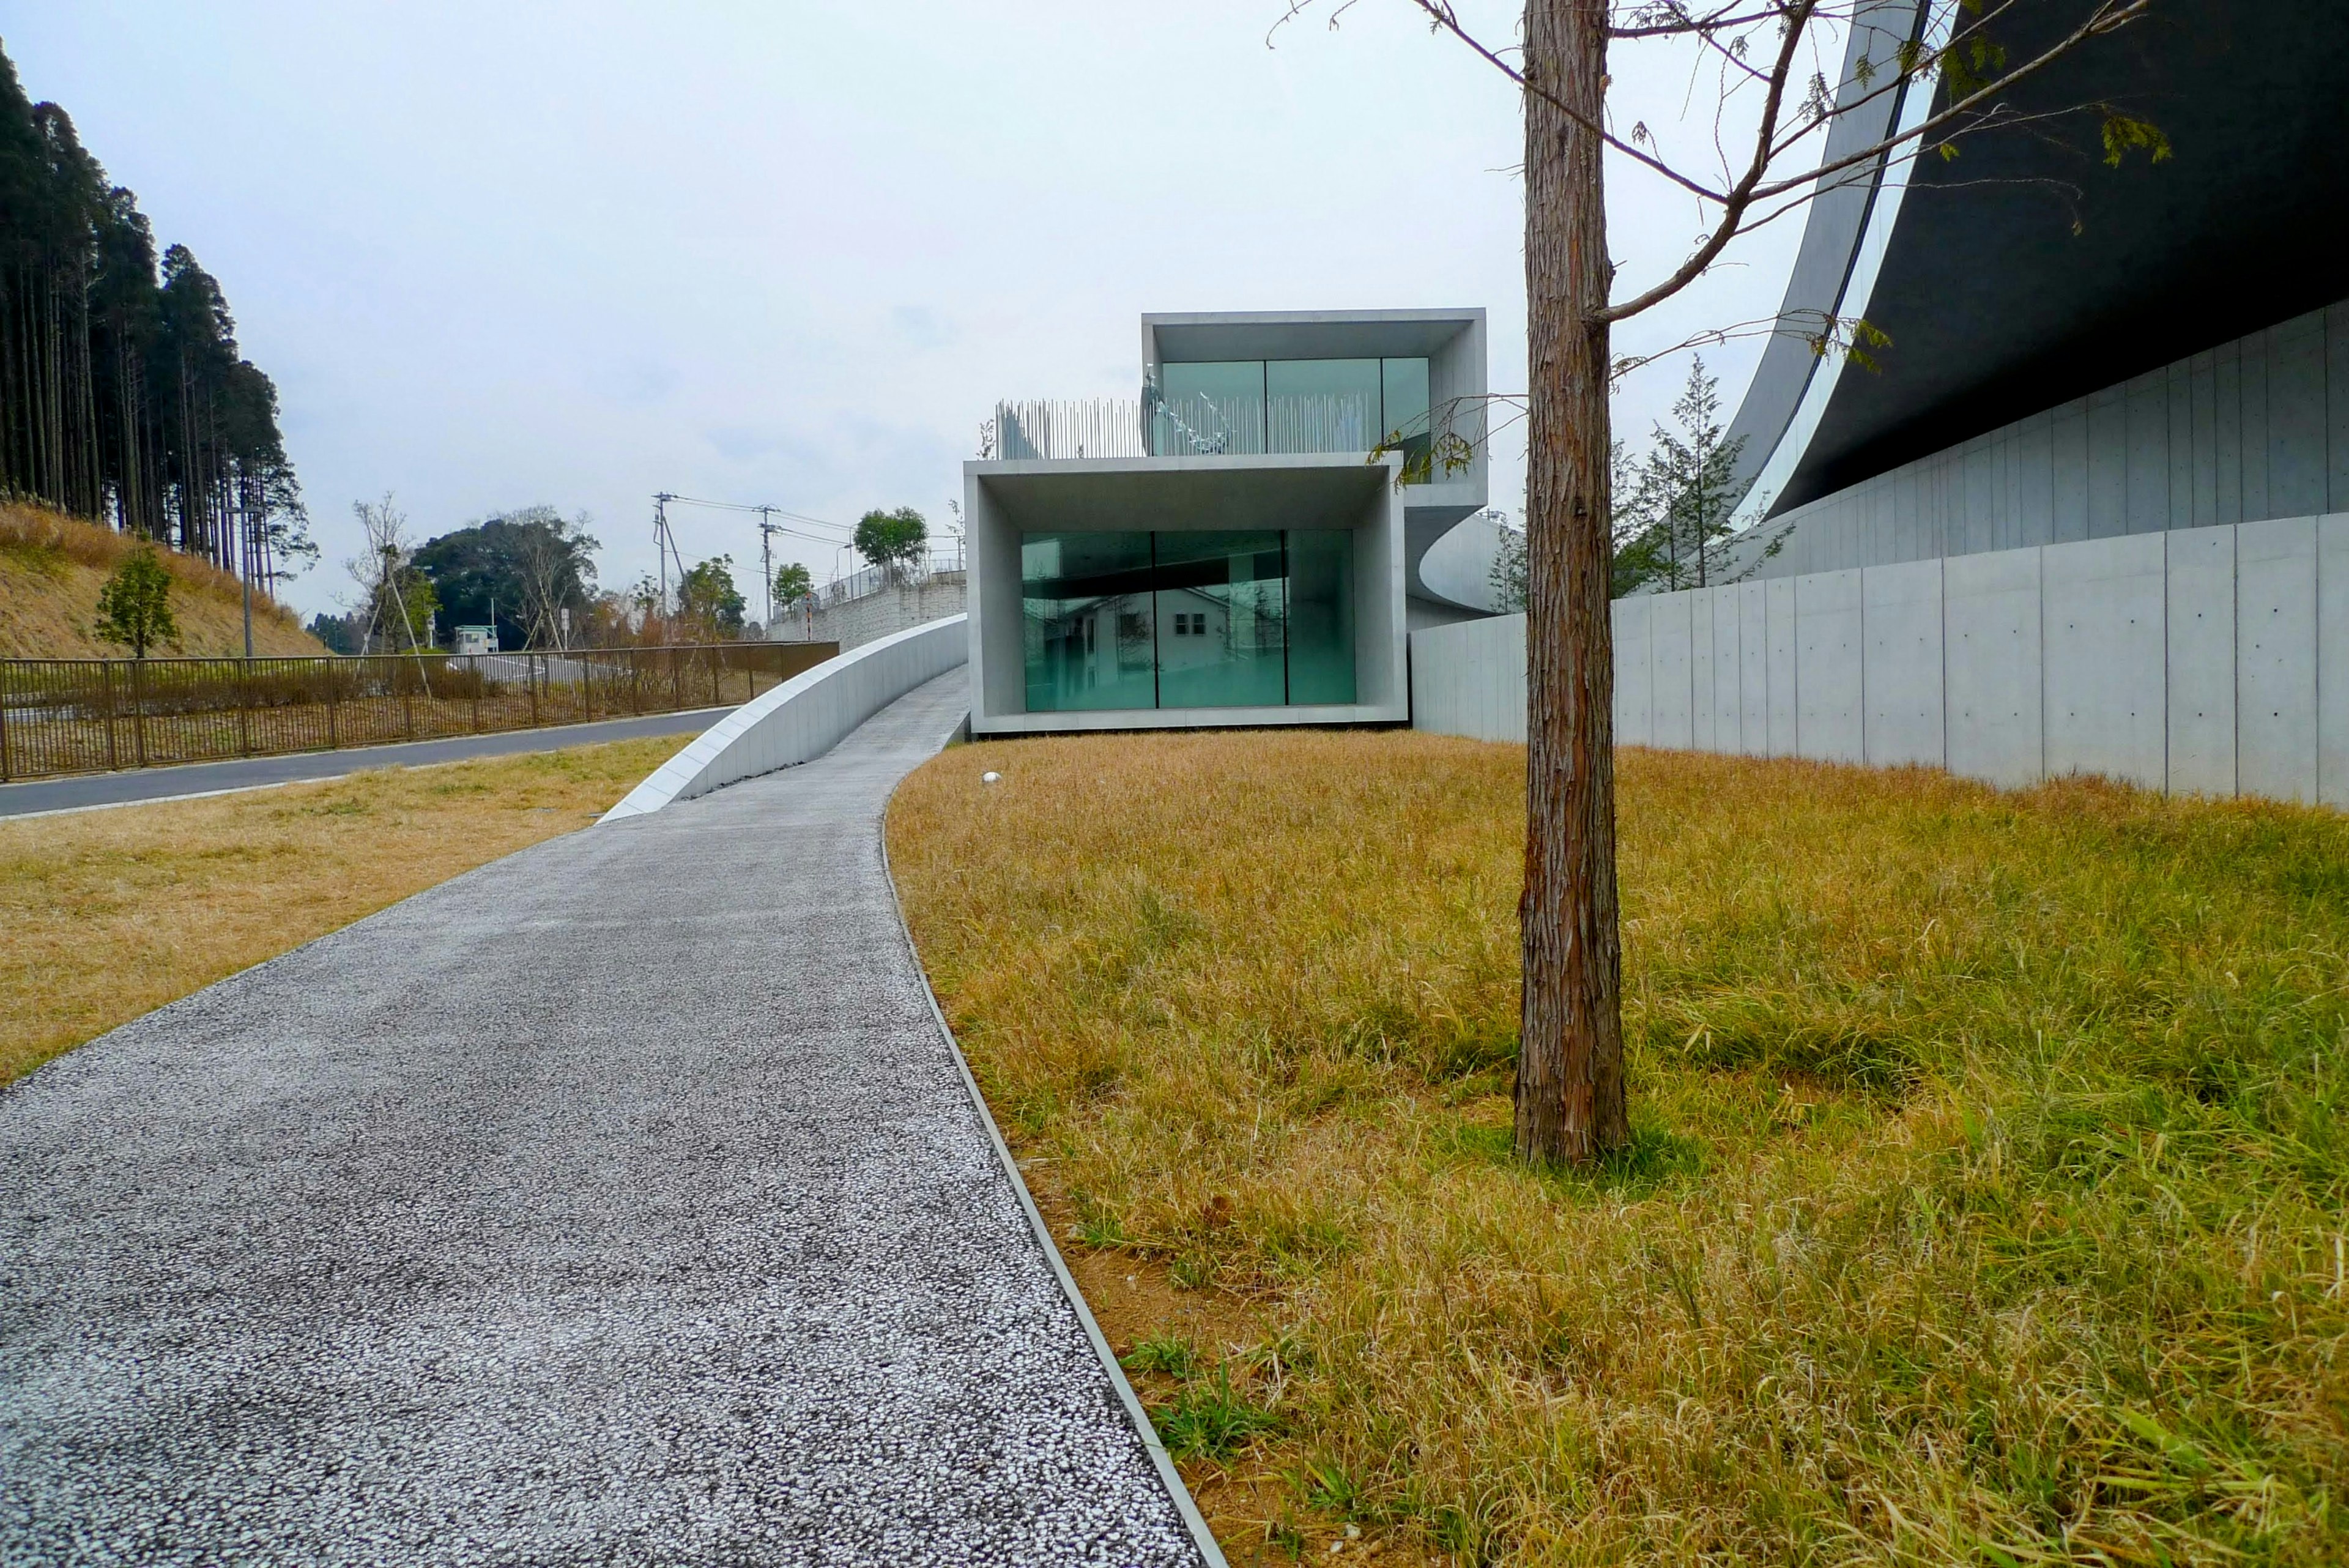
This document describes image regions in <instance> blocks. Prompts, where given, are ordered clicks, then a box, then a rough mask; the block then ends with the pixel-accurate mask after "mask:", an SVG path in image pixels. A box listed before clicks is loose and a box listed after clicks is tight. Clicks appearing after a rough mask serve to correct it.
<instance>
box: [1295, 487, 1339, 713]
mask: <svg viewBox="0 0 2349 1568" xmlns="http://www.w3.org/2000/svg"><path fill="white" fill-rule="evenodd" d="M1288 700H1289V701H1291V702H1295V703H1315V702H1351V701H1354V535H1352V534H1351V533H1350V532H1348V531H1347V530H1345V529H1343V528H1294V529H1291V530H1290V531H1289V534H1288Z"/></svg>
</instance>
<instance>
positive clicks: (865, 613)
mask: <svg viewBox="0 0 2349 1568" xmlns="http://www.w3.org/2000/svg"><path fill="white" fill-rule="evenodd" d="M964 576H965V574H963V573H961V572H938V573H935V574H933V575H932V576H930V577H928V578H927V579H926V580H925V581H922V582H919V583H911V584H907V585H905V586H904V587H885V588H882V589H880V590H879V591H878V592H875V593H869V594H861V595H859V596H858V597H855V598H853V599H845V600H843V601H842V602H841V603H839V604H836V605H827V606H825V607H823V608H822V609H819V610H816V611H813V612H812V614H802V615H785V616H778V617H776V618H775V635H776V639H777V640H778V641H781V642H810V641H812V642H836V643H838V644H840V647H841V651H843V652H846V651H847V650H848V649H853V648H862V647H864V645H865V644H866V643H868V642H877V641H879V640H880V639H883V638H885V637H888V636H891V635H893V634H895V633H897V632H901V631H905V630H906V629H908V628H913V627H917V626H926V625H928V624H929V623H930V622H931V621H934V620H943V619H945V618H947V617H948V616H950V615H960V614H962V613H963V611H965V610H966V609H968V608H969V605H968V602H967V600H966V597H965V595H964V589H963V583H964ZM810 628H813V629H812V630H811V629H810Z"/></svg>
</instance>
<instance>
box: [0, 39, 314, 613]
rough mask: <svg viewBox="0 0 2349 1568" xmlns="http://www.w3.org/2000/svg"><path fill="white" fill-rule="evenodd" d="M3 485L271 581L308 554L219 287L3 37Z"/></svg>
mask: <svg viewBox="0 0 2349 1568" xmlns="http://www.w3.org/2000/svg"><path fill="white" fill-rule="evenodd" d="M0 494H5V495H8V496H12V497H16V498H20V499H26V500H31V501H36V502H39V503H42V504H46V505H49V506H53V507H56V508H57V509H58V510H60V511H64V512H69V513H73V514H78V515H80V516H85V517H92V518H97V519H99V520H101V521H104V522H107V523H109V524H112V525H113V526H115V527H117V528H119V529H122V530H123V531H125V532H128V533H132V534H138V535H143V536H144V537H147V538H150V539H152V540H155V541H156V542H158V543H159V544H162V545H169V546H171V548H174V549H178V550H182V551H185V552H187V553H188V554H190V555H194V556H202V557H203V558H205V559H206V560H209V561H212V562H213V563H214V564H216V565H218V566H222V567H224V568H226V569H228V570H230V571H233V572H238V573H241V574H243V575H244V576H246V577H247V578H248V579H249V580H251V581H253V582H254V583H255V584H256V585H258V586H260V587H264V588H274V586H275V584H276V582H277V579H278V578H279V577H280V576H283V575H285V574H287V573H288V572H289V571H291V570H298V568H299V566H300V565H301V564H302V563H304V562H305V561H307V560H310V559H315V558H316V555H317V549H316V545H313V544H312V543H311V542H310V537H309V526H308V522H307V519H306V516H305V514H304V511H303V507H302V494H301V488H300V486H299V485H298V484H297V483H295V476H294V467H293V464H292V463H291V462H288V461H287V460H286V456H285V441H284V439H283V438H282V436H281V435H280V433H279V431H278V428H277V389H276V388H275V387H274V386H273V385H272V384H271V382H270V379H269V378H268V377H267V376H266V375H264V374H263V373H262V371H261V369H259V368H258V367H257V366H255V365H254V363H253V362H252V361H251V360H249V359H246V358H243V355H242V354H241V353H240V352H239V351H238V348H237V343H236V326H235V322H234V320H233V318H232V317H231V316H230V314H229V308H228V300H227V298H226V297H225V296H223V295H222V291H221V286H220V285H219V283H218V282H217V281H215V280H214V279H213V277H212V275H211V274H210V273H208V272H206V271H205V270H204V269H203V268H202V266H200V265H197V262H196V258H195V256H194V255H193V254H191V253H190V252H189V250H188V248H187V247H186V246H185V245H173V246H171V248H170V249H168V250H166V251H164V252H163V253H162V254H161V257H160V260H159V259H158V257H157V254H156V248H155V237H154V234H153V231H152V230H151V229H150V226H149V224H148V222H147V218H146V215H145V214H144V213H140V211H139V203H138V199H137V198H136V197H135V196H134V195H132V193H131V192H129V190H128V189H126V188H124V187H122V186H120V185H116V184H114V183H112V182H110V181H109V179H108V178H107V174H106V171H105V169H104V168H103V167H101V166H100V165H99V163H98V160H97V159H96V158H94V157H92V156H91V155H90V153H89V152H88V151H87V150H85V149H84V148H83V147H82V145H81V141H80V139H79V138H78V136H77V135H76V134H75V132H74V127H73V121H72V119H70V118H69V117H68V116H67V113H66V111H65V110H64V109H61V108H59V107H58V106H57V105H56V104H54V103H38V104H36V103H33V102H31V101H30V100H29V99H27V98H26V94H25V91H24V88H22V87H21V86H20V85H19V83H18V81H17V79H16V67H15V66H14V65H13V64H12V63H11V62H10V61H9V60H8V58H7V56H6V55H5V52H0Z"/></svg>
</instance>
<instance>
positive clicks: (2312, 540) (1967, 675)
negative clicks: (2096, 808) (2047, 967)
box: [1412, 514, 2349, 806]
mask: <svg viewBox="0 0 2349 1568" xmlns="http://www.w3.org/2000/svg"><path fill="white" fill-rule="evenodd" d="M1412 722H1413V725H1415V726H1416V727H1418V728H1420V729H1425V730H1433V731H1437V732H1443V733H1447V734H1458V735H1473V736H1476V737H1478V738H1480V739H1485V740H1508V741H1522V740H1524V738H1525V618H1524V617H1522V616H1508V617H1503V618H1496V619H1493V620H1487V621H1478V622H1473V623H1470V624H1467V625H1463V626H1450V627H1440V628H1433V629H1431V630H1427V631H1421V632H1415V633H1413V636H1412ZM1615 737H1616V740H1617V741H1618V742H1619V743H1621V744H1624V745H1646V746H1663V747H1672V748H1679V749H1683V750H1696V751H1713V752H1727V753H1740V754H1744V755H1748V756H1783V757H1812V758H1818V759H1822V760H1828V761H1836V762H1855V763H1876V764H1881V765H1894V764H1899V763H1924V764H1926V765H1929V766H1933V767H1946V768H1948V769H1949V770H1950V771H1951V772H1952V773H1956V774H1964V775H1965V776H1967V777H1970V778H1979V779H1983V780H1986V781H1988V782H1990V783H1992V784H2000V785H2002V786H2009V787H2012V786H2016V785H2022V784H2035V783H2037V782H2038V781H2040V780H2042V779H2045V778H2049V777H2054V776H2060V775H2062V774H2106V775H2109V776H2111V777H2113V778H2116V779H2122V780H2126V781H2127V782H2129V783H2131V784H2143V785H2145V786H2147V787H2148V788H2152V789H2160V790H2168V791H2171V792H2174V793H2178V794H2212V795H2228V794H2247V795H2262V796H2267V797H2270V798H2272V799H2277V800H2292V801H2322V802H2323V803H2325V804H2327V805H2341V806H2349V514H2333V515H2329V516H2324V517H2294V518H2282V519H2276V520H2271V521H2267V522H2259V523H2244V524H2234V525H2230V526H2221V527H2214V528H2180V529H2172V530H2168V531H2167V532H2163V533H2158V534H2146V535H2128V536H2124V537H2121V538H2115V539H2095V540H2087V541H2084V542H2080V543H2076V544H2066V545H2044V546H2039V547H2033V548H2027V549H2020V550H2002V551H1993V552H1987V553H1984V554H1981V555H1972V556H1951V557H1950V558H1949V559H1947V560H1933V561H1913V562H1908V563H1904V564H1901V565H1898V566H1868V567H1857V568H1852V569H1849V570H1845V571H1837V572H1816V573H1812V574H1809V575H1806V576H1797V577H1780V578H1775V579H1772V580H1770V581H1767V582H1753V583H1739V584H1734V585H1732V586H1730V587H1719V588H1701V589H1697V590H1695V591H1692V592H1689V593H1679V594H1657V595H1651V596H1646V597H1637V598H1629V599H1620V600H1618V601H1617V602H1616V605H1615Z"/></svg>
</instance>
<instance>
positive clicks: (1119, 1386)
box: [881, 791, 1226, 1568]
mask: <svg viewBox="0 0 2349 1568" xmlns="http://www.w3.org/2000/svg"><path fill="white" fill-rule="evenodd" d="M892 793H893V794H894V793H895V792H894V791H893V792H892ZM881 876H882V879H883V880H884V881H885V882H886V883H888V885H889V905H890V908H892V909H895V911H896V913H897V929H898V932H899V934H900V935H902V936H903V937H904V938H905V956H906V958H907V959H908V960H909V961H911V962H912V963H913V966H914V972H915V973H916V975H918V976H920V977H921V981H922V995H923V998H924V999H925V1000H926V1001H927V1002H929V1004H930V1017H931V1018H932V1019H933V1020H935V1021H936V1023H937V1026H938V1036H939V1038H940V1039H942V1040H944V1041H945V1042H946V1043H947V1051H948V1053H949V1054H951V1055H952V1056H953V1057H954V1064H955V1066H956V1068H957V1070H958V1071H959V1072H960V1073H961V1074H962V1085H963V1087H964V1088H965V1089H966V1090H968V1092H969V1094H970V1103H971V1106H972V1108H973V1109H974V1110H976V1111H977V1112H978V1124H979V1126H981V1127H985V1128H986V1129H987V1137H988V1141H989V1142H990V1143H992V1144H993V1145H994V1146H995V1158H997V1159H998V1160H999V1161H1001V1162H1002V1166H1003V1174H1004V1176H1005V1177H1006V1178H1007V1179H1009V1181H1010V1183H1011V1190H1012V1192H1013V1194H1014V1195H1015V1196H1017V1197H1018V1198H1019V1207H1020V1210H1022V1211H1023V1212H1024V1213H1025V1214H1026V1215H1027V1216H1028V1226H1029V1229H1030V1230H1031V1231H1034V1232H1035V1234H1036V1244H1037V1246H1038V1247H1039V1248H1040V1250H1041V1251H1042V1252H1043V1254H1044V1260H1045V1262H1048V1263H1050V1265H1051V1267H1052V1276H1053V1278H1054V1279H1056V1280H1058V1281H1059V1282H1060V1286H1061V1294H1062V1295H1064V1296H1066V1297H1068V1299H1069V1307H1070V1309H1071V1311H1073V1312H1074V1313H1075V1314H1076V1315H1077V1322H1078V1323H1079V1324H1082V1325H1083V1327H1084V1331H1085V1337H1086V1338H1087V1339H1089V1340H1091V1341H1092V1347H1093V1354H1094V1355H1096V1356H1098V1357H1100V1359H1101V1364H1102V1373H1103V1375H1105V1376H1107V1377H1108V1378H1109V1382H1110V1386H1111V1387H1112V1388H1114V1389H1115V1390H1116V1391H1117V1397H1118V1399H1119V1401H1120V1402H1121V1403H1122V1404H1123V1405H1124V1407H1125V1414H1126V1417H1127V1419H1129V1420H1131V1421H1132V1422H1133V1430H1134V1435H1135V1436H1136V1437H1138V1438H1141V1439H1142V1446H1143V1449H1146V1450H1147V1451H1148V1453H1149V1455H1150V1462H1151V1465H1152V1466H1153V1467H1154V1469H1156V1470H1157V1472H1158V1479H1159V1480H1161V1481H1162V1482H1164V1484H1165V1487H1166V1495H1167V1496H1168V1497H1170V1498H1172V1499H1173V1500H1174V1507H1175V1510H1176V1511H1178V1512H1179V1513H1181V1514H1182V1516H1183V1524H1184V1527H1185V1529H1187V1530H1188V1531H1190V1532H1191V1539H1192V1541H1193V1542H1195V1544H1196V1545H1197V1546H1198V1548H1199V1555H1200V1557H1201V1559H1202V1560H1203V1561H1204V1563H1205V1564H1206V1568H1226V1560H1225V1557H1224V1551H1223V1548H1222V1547H1220V1546H1218V1545H1216V1534H1215V1532H1214V1531H1212V1530H1209V1529H1208V1528H1207V1521H1206V1517H1205V1516H1204V1515H1202V1514H1201V1513H1200V1512H1199V1505H1198V1503H1197V1502H1196V1501H1194V1499H1193V1498H1192V1496H1191V1489H1190V1487H1189V1486H1188V1485H1186V1484H1185V1481H1184V1480H1183V1474H1182V1472H1181V1471H1180V1470H1178V1469H1175V1468H1174V1456H1173V1455H1171V1454H1169V1453H1168V1452H1167V1451H1166V1445H1165V1444H1164V1443H1163V1442H1161V1441H1160V1440H1159V1438H1158V1428H1157V1427H1156V1426H1154V1425H1153V1424H1152V1422H1151V1419H1150V1413H1149V1412H1148V1411H1147V1410H1144V1409H1143V1407H1142V1398H1141V1396H1139V1395H1137V1394H1136V1393H1134V1391H1133V1383H1132V1382H1131V1381H1130V1380H1129V1379H1128V1378H1127V1377H1126V1376H1125V1367H1124V1366H1123V1364H1121V1363H1120V1362H1119V1360H1118V1358H1117V1352H1115V1351H1113V1350H1112V1349H1111V1348H1110V1345H1109V1337H1108V1336H1107V1335H1106V1334H1102V1331H1101V1324H1098V1323H1096V1322H1094V1321H1093V1313H1092V1308H1091V1307H1090V1306H1087V1305H1086V1304H1085V1294H1084V1292H1083V1291H1081V1290H1080V1289H1078V1288H1077V1280H1076V1276H1075V1275H1074V1274H1071V1272H1069V1265H1068V1262H1067V1260H1065V1259H1063V1258H1062V1257H1061V1247H1060V1243H1059V1242H1058V1241H1055V1240H1053V1237H1052V1228H1051V1227H1050V1225H1048V1224H1046V1223H1045V1222H1044V1215H1043V1212H1042V1211H1041V1210H1039V1209H1038V1208H1037V1207H1036V1199H1035V1195H1034V1194H1033V1193H1031V1192H1030V1191H1029V1190H1028V1179H1027V1178H1026V1177H1024V1176H1022V1175H1021V1174H1020V1172H1019V1161H1018V1160H1016V1159H1014V1158H1012V1157H1011V1146H1010V1145H1009V1144H1007V1143H1005V1142H1004V1141H1003V1129H1002V1128H1001V1127H998V1126H996V1123H995V1113H994V1112H993V1111H991V1110H989V1109H988V1105H987V1096H985V1095H983V1094H981V1093H979V1088H978V1079H977V1078H975V1077H973V1076H972V1075H971V1071H970V1059H969V1058H968V1056H966V1055H964V1054H963V1049H962V1042H961V1041H959V1040H957V1039H956V1038H955V1032H954V1028H953V1026H952V1025H950V1024H948V1023H947V1015H946V1012H945V1010H944V1009H942V1008H940V1007H939V1006H938V997H937V992H935V991H933V990H931V989H930V978H929V971H927V970H926V969H925V968H923V967H922V953H921V950H920V949H919V948H918V947H916V945H915V944H914V929H913V928H912V927H911V926H909V925H907V924H906V923H905V899H904V898H900V897H899V896H898V893H897V873H896V871H895V868H894V867H891V865H890V864H889V817H888V812H887V809H886V808H884V809H883V812H882V816H881Z"/></svg>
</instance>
